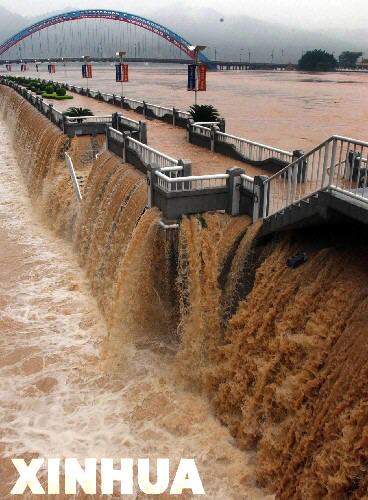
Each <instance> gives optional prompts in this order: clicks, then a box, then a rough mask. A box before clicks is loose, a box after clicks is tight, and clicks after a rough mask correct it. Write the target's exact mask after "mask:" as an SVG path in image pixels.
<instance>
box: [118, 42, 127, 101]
mask: <svg viewBox="0 0 368 500" xmlns="http://www.w3.org/2000/svg"><path fill="white" fill-rule="evenodd" d="M116 55H117V56H118V57H119V61H120V68H121V71H122V70H123V64H124V56H125V55H126V52H124V51H123V50H120V51H119V52H116ZM123 80H124V78H123V74H122V75H121V82H120V83H121V107H123V101H124V82H123Z"/></svg>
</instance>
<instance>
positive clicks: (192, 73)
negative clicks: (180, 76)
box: [188, 64, 197, 90]
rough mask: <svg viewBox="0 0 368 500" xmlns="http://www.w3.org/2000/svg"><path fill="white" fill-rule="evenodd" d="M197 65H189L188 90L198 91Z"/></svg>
mask: <svg viewBox="0 0 368 500" xmlns="http://www.w3.org/2000/svg"><path fill="white" fill-rule="evenodd" d="M196 83H197V82H196V65H195V64H189V66H188V90H195V89H196Z"/></svg>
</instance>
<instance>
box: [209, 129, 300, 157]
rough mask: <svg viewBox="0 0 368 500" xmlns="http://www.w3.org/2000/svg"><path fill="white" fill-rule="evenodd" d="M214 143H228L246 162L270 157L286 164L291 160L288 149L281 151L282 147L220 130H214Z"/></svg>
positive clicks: (291, 154)
mask: <svg viewBox="0 0 368 500" xmlns="http://www.w3.org/2000/svg"><path fill="white" fill-rule="evenodd" d="M216 143H219V144H226V145H229V146H230V147H231V148H233V149H234V151H236V152H237V153H238V154H240V155H241V156H242V157H243V158H244V159H245V160H246V161H248V162H249V161H252V162H257V163H262V162H265V161H267V160H269V159H270V158H274V159H276V160H279V161H280V162H284V163H287V164H289V163H291V162H292V161H293V153H291V152H290V151H283V150H282V149H278V148H274V147H272V146H267V145H265V144H260V143H257V142H254V141H250V140H248V139H242V138H241V137H236V136H234V135H229V134H224V133H222V132H216Z"/></svg>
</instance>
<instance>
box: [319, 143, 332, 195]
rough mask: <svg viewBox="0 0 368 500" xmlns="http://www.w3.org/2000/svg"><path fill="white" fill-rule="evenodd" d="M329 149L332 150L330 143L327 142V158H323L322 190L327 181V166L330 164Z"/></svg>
mask: <svg viewBox="0 0 368 500" xmlns="http://www.w3.org/2000/svg"><path fill="white" fill-rule="evenodd" d="M329 149H330V143H329V142H327V143H326V144H325V156H324V158H323V170H322V182H321V185H320V188H323V187H325V180H326V174H327V164H328V153H329Z"/></svg>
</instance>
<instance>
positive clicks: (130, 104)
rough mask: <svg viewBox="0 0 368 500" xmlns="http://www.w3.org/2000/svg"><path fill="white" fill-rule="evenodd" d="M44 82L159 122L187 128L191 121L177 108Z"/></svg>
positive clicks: (78, 87)
mask: <svg viewBox="0 0 368 500" xmlns="http://www.w3.org/2000/svg"><path fill="white" fill-rule="evenodd" d="M43 82H44V83H51V84H57V85H63V86H64V87H65V88H66V89H67V90H69V91H71V92H76V93H78V94H81V95H85V96H87V97H91V98H93V99H98V100H100V101H104V102H106V103H108V104H112V105H115V106H119V107H121V108H123V109H128V110H132V111H135V112H137V113H140V114H143V116H145V117H150V118H155V119H157V120H161V121H164V122H166V123H170V124H173V125H175V126H179V127H183V128H186V127H187V123H188V120H189V119H190V114H189V113H188V112H186V111H181V110H178V109H176V108H175V107H173V108H170V107H167V106H159V105H158V104H152V103H146V102H145V101H143V100H142V101H140V100H137V99H130V98H127V97H123V98H122V97H121V96H120V95H115V94H109V93H106V92H101V91H99V90H96V89H88V91H87V89H85V88H83V87H80V86H79V85H71V84H68V83H60V82H55V81H53V80H43Z"/></svg>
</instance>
